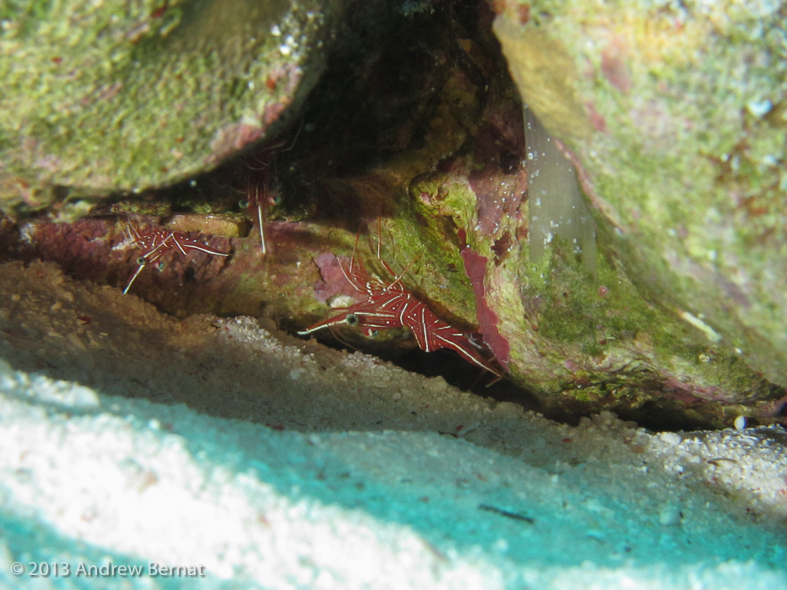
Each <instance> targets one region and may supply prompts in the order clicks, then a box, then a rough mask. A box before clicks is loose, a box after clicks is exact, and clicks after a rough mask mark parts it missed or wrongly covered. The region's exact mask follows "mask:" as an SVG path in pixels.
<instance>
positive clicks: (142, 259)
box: [137, 256, 147, 266]
mask: <svg viewBox="0 0 787 590" xmlns="http://www.w3.org/2000/svg"><path fill="white" fill-rule="evenodd" d="M146 262H147V260H145V257H144V256H140V257H139V258H137V264H138V265H140V266H145V263H146Z"/></svg>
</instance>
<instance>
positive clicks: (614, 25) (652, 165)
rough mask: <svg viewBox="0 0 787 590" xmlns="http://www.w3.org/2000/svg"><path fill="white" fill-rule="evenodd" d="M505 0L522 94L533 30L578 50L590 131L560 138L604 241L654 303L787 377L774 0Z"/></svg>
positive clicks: (786, 248)
mask: <svg viewBox="0 0 787 590" xmlns="http://www.w3.org/2000/svg"><path fill="white" fill-rule="evenodd" d="M508 4H509V5H510V6H508V8H507V10H506V12H505V13H504V14H502V15H500V17H499V21H498V23H496V31H497V32H498V33H499V36H500V38H501V42H502V44H503V48H504V52H505V53H506V55H507V57H508V58H509V63H510V65H511V67H512V69H514V70H515V71H514V78H515V79H516V80H517V82H518V85H519V86H520V89H521V90H522V92H523V95H525V96H527V95H528V93H531V94H536V95H538V94H539V92H540V90H539V86H538V84H539V79H538V78H537V77H535V76H534V75H532V73H531V72H528V70H527V69H523V68H521V67H519V64H520V63H521V62H522V61H523V60H525V59H526V58H527V56H526V55H522V54H521V51H522V48H523V47H525V46H527V47H530V46H529V45H527V43H526V42H525V41H523V40H522V39H523V38H530V37H532V39H543V38H547V39H548V40H549V43H548V44H547V45H546V47H552V46H556V47H557V49H555V52H559V53H560V54H561V55H564V56H566V55H567V56H570V59H569V63H570V64H573V67H571V68H569V69H568V70H566V71H568V72H573V74H572V75H571V76H570V77H571V79H570V82H569V83H568V86H569V89H570V92H568V93H567V95H568V96H573V97H576V101H575V102H577V103H579V104H580V105H582V111H584V119H585V121H586V122H587V123H588V124H590V125H592V127H593V133H592V134H590V135H588V134H587V133H586V131H585V129H586V126H584V125H582V124H577V125H571V126H565V125H564V126H559V125H554V129H553V132H554V133H555V134H556V135H558V137H559V138H560V139H561V140H562V141H563V142H564V143H565V144H566V146H567V147H568V148H569V149H570V150H571V152H573V155H574V156H575V157H576V160H577V161H578V163H579V164H580V165H581V170H580V174H581V178H582V179H583V188H584V190H585V192H586V193H587V196H588V197H589V199H590V201H591V203H593V204H594V205H595V206H596V207H597V208H598V209H599V210H600V211H602V212H603V213H604V217H603V218H602V219H601V221H600V224H601V225H607V226H608V227H607V228H606V230H604V229H602V231H603V233H604V239H605V240H606V241H607V242H608V247H609V248H610V250H611V251H614V254H615V256H616V257H617V258H618V259H620V260H621V261H623V262H624V264H625V266H626V269H627V271H628V273H629V275H630V276H631V278H632V280H633V281H634V282H636V284H637V285H638V288H639V289H640V290H641V291H642V292H643V293H644V294H645V296H646V297H647V298H648V299H649V300H652V301H654V302H658V303H659V305H660V306H661V307H662V308H663V309H666V310H671V311H672V313H673V315H674V316H675V317H678V318H681V317H687V314H690V315H692V316H694V317H702V318H703V320H702V321H704V322H705V323H707V324H708V325H709V326H711V327H712V329H713V330H715V331H716V332H718V333H719V334H720V335H721V336H722V338H723V341H722V344H721V345H720V346H724V347H725V348H726V349H727V350H729V351H735V350H736V349H737V350H738V351H741V354H742V357H743V358H745V359H746V361H747V362H748V363H750V364H751V366H752V367H753V368H754V369H756V370H758V371H761V372H762V373H763V374H764V375H766V376H767V378H768V379H770V380H771V381H773V382H776V383H780V384H782V385H784V384H786V383H787V370H786V369H785V367H787V356H786V355H787V326H786V325H785V321H784V318H785V317H787V295H785V293H787V230H785V227H784V224H783V222H782V221H780V220H781V219H783V217H784V214H785V212H787V211H786V210H785V208H784V207H785V205H784V203H785V201H784V186H785V181H784V175H785V172H784V169H785V162H787V151H786V150H787V119H785V112H784V107H783V105H784V104H787V102H786V101H787V85H785V83H784V80H785V79H787V59H786V58H787V55H785V49H784V45H783V43H782V41H780V39H783V27H780V26H779V22H780V19H782V17H781V16H779V13H778V12H774V10H775V5H773V4H770V3H766V2H755V3H752V5H751V6H750V7H747V9H746V10H741V8H740V6H738V5H737V4H735V3H732V2H720V3H715V4H713V5H708V4H702V3H694V2H689V3H683V4H680V5H666V4H664V3H661V2H644V3H640V4H638V5H631V4H628V3H625V2H613V3H609V4H606V5H604V6H603V7H599V6H598V5H596V4H592V5H590V4H588V3H585V2H583V1H582V0H576V1H574V2H570V3H568V4H564V3H555V2H549V1H547V2H536V3H529V4H530V5H531V9H530V12H529V14H530V15H531V18H530V20H528V21H527V22H521V19H520V16H521V13H520V12H519V11H517V9H516V6H517V3H508ZM749 8H750V9H749ZM531 50H532V47H531ZM532 107H533V109H534V110H536V111H538V110H539V108H542V106H541V103H540V102H539V101H538V99H535V98H534V104H533V105H532ZM539 116H540V117H541V116H542V113H539ZM550 117H551V114H550V113H549V112H544V113H543V117H542V118H543V120H544V121H545V122H546V121H547V120H550ZM547 126H548V127H549V124H548V125H547ZM736 354H737V353H736Z"/></svg>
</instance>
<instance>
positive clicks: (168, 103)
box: [0, 0, 341, 211]
mask: <svg viewBox="0 0 787 590" xmlns="http://www.w3.org/2000/svg"><path fill="white" fill-rule="evenodd" d="M322 8H324V7H323V6H322V5H321V4H319V3H317V2H300V3H298V4H297V6H296V7H292V6H290V3H288V2H285V1H284V0H279V1H277V2H268V3H263V4H260V3H256V2H250V1H249V0H232V1H231V2H225V1H222V2H216V1H211V2H207V3H198V2H194V1H181V2H178V1H175V2H169V3H164V4H163V5H162V3H161V2H158V1H155V0H138V1H136V2H132V3H127V2H119V1H117V0H116V1H112V2H104V3H100V4H95V3H88V2H71V3H40V2H17V3H15V4H14V5H13V6H11V7H7V8H6V9H5V12H4V20H3V29H2V31H0V49H1V51H0V54H2V55H4V56H7V57H4V58H2V59H0V77H2V78H3V81H4V92H3V95H2V101H1V102H0V161H2V163H3V169H4V171H3V174H2V176H3V178H2V179H0V187H2V188H3V190H2V191H0V205H1V206H2V208H3V209H4V210H6V211H9V210H11V209H12V208H14V207H21V206H23V205H27V206H28V207H38V206H40V205H42V204H47V203H48V202H51V200H52V198H53V195H52V194H51V187H53V186H57V185H59V186H66V187H69V188H70V189H71V190H72V192H73V193H75V194H78V195H89V194H94V195H95V194H98V193H106V192H109V191H139V190H141V189H144V188H147V187H154V186H162V185H164V184H170V183H173V182H176V181H178V180H181V179H184V178H187V177H189V176H193V175H194V174H195V173H197V172H200V171H203V170H205V169H206V167H208V166H211V165H215V164H217V163H219V162H220V161H221V160H222V159H223V158H225V157H226V156H227V155H229V154H231V153H233V152H234V151H237V150H238V149H240V148H241V147H243V145H244V144H246V143H249V142H250V141H252V140H254V139H257V138H259V137H261V136H262V135H264V134H266V133H267V128H268V127H269V126H270V125H271V124H272V123H273V122H274V121H275V120H276V118H277V117H278V114H279V112H280V111H281V110H283V109H284V108H285V107H286V106H287V105H289V104H290V103H292V102H293V101H294V100H295V97H296V94H297V96H300V97H302V96H303V95H304V93H305V90H306V89H307V87H308V86H310V85H313V84H314V83H315V81H316V79H317V77H318V75H319V73H320V71H321V69H322V67H323V66H322V64H323V63H324V55H323V53H322V52H320V51H315V48H316V46H317V45H318V44H321V43H323V42H324V41H325V40H326V39H327V36H328V35H329V34H330V28H331V27H332V26H334V25H333V24H332V23H333V21H334V19H335V16H336V12H340V11H341V5H340V4H338V5H336V6H335V7H334V6H333V5H332V8H331V10H328V11H326V10H322ZM334 10H335V11H336V12H334ZM8 56H13V59H10V58H9V57H8ZM299 85H303V87H300V86H299ZM14 189H16V190H14Z"/></svg>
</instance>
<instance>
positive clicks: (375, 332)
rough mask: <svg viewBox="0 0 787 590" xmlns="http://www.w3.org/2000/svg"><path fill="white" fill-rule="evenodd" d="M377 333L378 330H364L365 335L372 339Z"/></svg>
mask: <svg viewBox="0 0 787 590" xmlns="http://www.w3.org/2000/svg"><path fill="white" fill-rule="evenodd" d="M379 333H380V332H378V331H377V330H367V331H366V337H367V338H372V339H374V338H377V334H379Z"/></svg>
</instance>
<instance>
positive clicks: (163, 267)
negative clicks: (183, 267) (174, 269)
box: [156, 262, 167, 271]
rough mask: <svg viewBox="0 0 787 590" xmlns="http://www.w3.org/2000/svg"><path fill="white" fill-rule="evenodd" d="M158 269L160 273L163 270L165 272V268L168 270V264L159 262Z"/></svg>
mask: <svg viewBox="0 0 787 590" xmlns="http://www.w3.org/2000/svg"><path fill="white" fill-rule="evenodd" d="M156 268H157V269H158V270H159V271H162V270H164V269H165V268H167V265H166V264H164V263H163V262H159V263H158V264H157V265H156Z"/></svg>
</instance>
